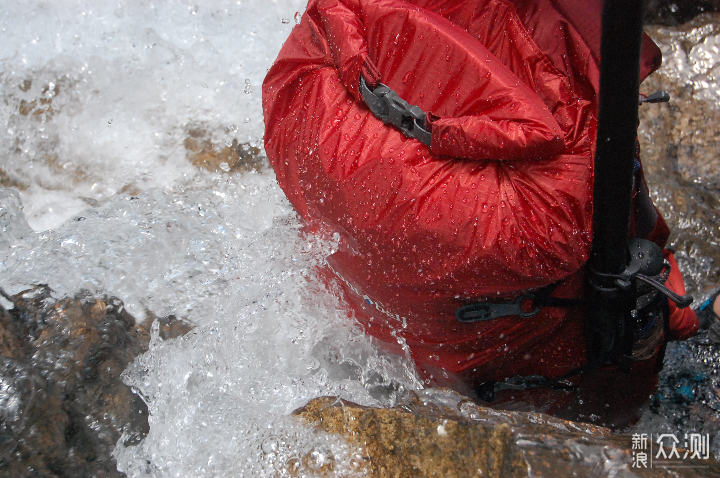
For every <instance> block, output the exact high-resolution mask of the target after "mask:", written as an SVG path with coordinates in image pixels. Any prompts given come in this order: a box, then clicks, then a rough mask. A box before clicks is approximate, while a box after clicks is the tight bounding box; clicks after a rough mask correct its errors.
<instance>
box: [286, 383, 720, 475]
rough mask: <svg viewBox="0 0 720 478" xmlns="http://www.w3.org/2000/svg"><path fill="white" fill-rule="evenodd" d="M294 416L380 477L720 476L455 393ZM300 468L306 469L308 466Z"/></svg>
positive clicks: (338, 403)
mask: <svg viewBox="0 0 720 478" xmlns="http://www.w3.org/2000/svg"><path fill="white" fill-rule="evenodd" d="M294 415H296V416H298V417H300V418H302V419H303V420H304V421H306V422H308V423H311V424H313V425H315V426H317V427H318V428H320V429H322V430H324V431H327V432H330V433H339V434H341V435H343V436H344V437H345V439H346V440H347V442H348V443H349V444H350V445H351V446H355V447H357V449H358V452H356V454H355V456H356V457H357V459H358V460H360V461H364V464H360V465H358V468H359V469H364V470H365V471H366V472H367V475H368V476H374V477H425V476H442V477H458V478H459V477H516V476H517V477H521V476H522V477H526V476H531V477H552V478H564V477H595V476H598V477H600V476H617V477H634V476H641V477H710V476H720V465H718V463H717V462H716V461H715V460H714V459H712V458H711V459H708V460H686V461H685V462H684V463H683V464H684V465H686V466H687V467H686V468H682V469H680V468H677V469H672V470H668V469H664V468H661V467H655V468H640V469H638V468H634V467H632V457H633V453H634V452H633V451H632V437H631V436H630V435H622V434H613V433H612V432H611V431H610V430H609V429H606V428H602V427H597V426H594V425H589V424H584V423H576V422H570V421H566V420H560V419H557V418H554V417H551V416H548V415H544V414H541V413H527V412H506V411H498V410H494V409H490V408H486V407H483V406H481V405H479V404H477V403H476V402H473V401H472V400H470V399H468V398H466V397H462V396H460V395H458V394H457V393H455V392H452V391H449V390H437V389H435V390H433V389H429V390H422V391H418V392H409V393H408V394H406V395H404V396H403V397H402V398H401V399H400V401H399V404H398V405H397V406H395V407H394V408H387V409H380V408H369V407H363V406H360V405H357V404H354V403H351V402H347V401H343V400H340V399H339V398H337V397H322V398H316V399H314V400H311V401H310V402H309V403H308V404H307V405H305V406H304V407H303V408H301V409H298V410H296V411H295V412H294ZM681 453H682V452H681ZM307 460H308V457H304V458H303V459H302V463H305V461H307ZM294 466H295V473H296V474H297V473H298V472H300V471H301V470H299V468H301V464H300V463H294Z"/></svg>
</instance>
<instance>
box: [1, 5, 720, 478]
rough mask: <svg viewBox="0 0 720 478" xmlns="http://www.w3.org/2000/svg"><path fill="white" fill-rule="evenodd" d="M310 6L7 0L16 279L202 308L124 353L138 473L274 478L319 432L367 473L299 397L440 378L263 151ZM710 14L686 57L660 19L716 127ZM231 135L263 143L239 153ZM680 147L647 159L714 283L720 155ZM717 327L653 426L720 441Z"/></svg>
mask: <svg viewBox="0 0 720 478" xmlns="http://www.w3.org/2000/svg"><path fill="white" fill-rule="evenodd" d="M303 8H304V2H303V1H302V0H275V1H267V2H261V1H258V0H249V1H238V2H221V1H212V0H203V1H201V2H185V1H174V2H157V3H155V2H152V1H144V0H138V1H134V2H126V3H119V2H98V1H83V2H69V1H62V2H42V1H30V2H25V3H23V4H22V5H21V3H20V2H16V3H11V4H7V5H4V6H3V9H2V11H0V126H1V128H0V288H2V289H3V290H4V291H5V292H6V293H7V294H15V293H18V292H20V291H22V290H24V289H27V288H29V287H30V286H32V285H34V284H47V285H48V286H49V287H50V288H51V289H52V290H53V291H54V292H53V294H54V295H55V296H56V297H63V296H66V295H70V296H72V295H74V294H76V293H77V292H78V291H81V290H86V291H89V292H90V293H101V294H108V295H113V296H116V297H119V298H121V299H122V301H123V302H124V307H125V308H126V309H127V311H128V312H130V313H131V314H132V315H133V316H135V317H136V318H138V319H140V320H142V319H143V318H145V317H153V316H158V317H159V316H166V315H170V314H173V315H175V316H177V317H179V318H182V319H185V320H187V321H188V322H190V323H191V324H192V326H193V327H194V328H193V330H192V331H191V332H189V333H187V334H186V335H184V336H182V337H178V338H175V339H171V340H162V339H161V338H159V336H158V334H157V330H155V332H154V333H153V338H152V340H151V342H150V350H149V351H148V352H147V353H145V354H144V355H141V356H140V357H139V358H138V359H136V360H135V361H134V362H133V363H132V364H131V365H130V366H129V367H128V368H127V369H126V370H125V372H124V375H123V378H124V381H125V382H126V383H127V384H129V385H131V386H132V387H133V389H134V390H135V391H136V392H137V393H138V394H139V395H140V396H141V397H142V398H143V400H144V401H145V402H146V403H147V406H148V410H149V412H150V418H149V421H150V431H149V433H148V434H147V436H146V437H145V439H144V440H142V441H141V442H140V443H139V444H136V445H132V446H125V445H124V442H125V441H124V440H123V439H121V440H120V441H119V442H118V445H117V446H116V449H115V452H114V454H115V458H116V459H117V463H118V468H119V469H120V470H121V471H123V472H125V473H126V474H127V475H128V476H222V475H227V476H253V477H255V476H257V477H260V476H271V475H273V474H275V473H276V469H277V468H278V466H279V464H282V463H284V462H286V461H287V460H289V459H292V458H293V457H296V456H299V455H302V454H304V453H307V451H308V450H319V451H318V453H320V454H322V453H323V450H325V451H327V454H328V455H331V456H333V457H334V460H336V467H335V470H336V474H337V475H338V476H352V474H353V473H354V472H353V469H352V466H351V464H352V462H353V460H352V450H351V449H350V448H348V447H347V446H346V445H344V444H343V443H342V442H341V441H340V440H339V439H336V438H333V437H331V436H329V435H327V434H324V433H321V432H317V431H314V430H313V429H311V428H309V427H306V426H301V425H299V424H298V422H297V421H296V420H294V419H292V418H290V417H288V416H287V415H288V413H289V412H291V411H292V410H293V409H295V408H297V407H298V406H300V405H303V404H304V403H305V402H307V401H308V400H309V399H310V398H313V397H317V396H322V395H339V396H341V397H343V398H345V399H348V400H352V401H354V402H357V403H360V404H365V405H388V404H391V403H393V401H394V400H395V397H396V395H397V393H398V392H399V391H402V390H407V389H414V388H418V387H419V386H420V384H419V382H418V380H417V378H416V376H415V374H414V371H413V368H412V366H411V365H409V364H408V363H407V362H406V361H405V360H404V359H403V358H399V357H395V356H389V355H387V354H384V353H382V352H381V351H379V350H378V349H377V348H376V347H375V346H374V344H373V343H372V342H371V341H370V340H369V339H368V338H367V337H366V336H365V335H364V334H363V333H362V331H361V330H359V328H357V327H356V326H355V325H354V324H353V322H352V320H348V315H349V314H350V312H348V308H347V307H346V305H345V304H344V303H343V302H342V299H341V298H340V294H338V293H337V284H333V283H326V282H323V281H322V280H320V279H319V278H318V277H317V276H316V273H315V268H316V266H317V265H319V264H322V263H323V261H324V260H325V258H326V257H327V255H328V254H330V253H331V252H332V251H333V247H335V243H336V238H334V237H333V236H332V234H325V235H323V234H320V235H311V234H308V233H306V231H304V229H303V225H302V224H301V222H300V221H299V220H298V218H297V216H296V215H295V213H294V212H293V210H292V208H291V206H290V204H289V203H288V201H287V200H286V199H285V197H284V195H283V193H282V191H281V190H280V189H279V187H278V185H277V183H276V181H275V178H274V175H273V172H272V170H270V169H269V168H268V167H267V165H266V163H265V162H264V161H263V159H262V139H261V138H262V130H263V123H262V113H261V107H260V85H261V82H262V79H263V77H264V74H265V71H266V69H267V68H269V66H270V64H271V62H272V60H273V59H274V57H275V56H276V53H277V51H278V50H279V48H280V45H281V43H282V41H283V39H284V38H285V37H286V36H287V35H288V33H289V31H290V29H291V28H292V26H293V25H294V23H295V21H296V19H298V18H299V15H300V14H301V13H302V11H303ZM708 25H710V26H709V27H708V26H705V27H699V28H705V30H703V31H704V32H705V33H703V35H704V36H701V37H699V38H696V39H695V40H693V41H694V42H695V44H697V46H695V47H693V51H692V52H690V53H688V54H685V55H684V56H683V51H684V50H682V48H689V47H688V46H687V45H688V44H689V42H690V41H691V40H687V39H685V38H684V37H683V38H678V37H677V35H675V36H673V34H671V32H669V31H666V32H663V31H660V32H659V33H656V34H657V35H659V37H660V39H661V40H662V41H663V42H664V43H663V48H664V49H665V50H666V53H668V54H669V53H672V55H673V61H670V62H668V65H667V66H666V67H665V68H666V69H665V70H663V74H664V75H665V76H664V77H663V78H671V79H674V80H676V81H678V82H681V83H682V86H680V87H678V90H679V91H680V92H679V93H678V94H682V95H685V97H684V98H686V99H687V100H688V101H692V102H694V103H693V104H696V105H699V106H698V107H699V108H705V109H704V110H703V111H705V112H706V114H709V115H710V117H713V116H712V115H714V118H715V122H712V121H710V122H709V124H706V123H705V122H704V123H703V125H700V124H699V123H696V126H694V128H696V129H697V130H698V131H700V129H702V128H708V127H710V128H711V130H712V131H714V135H715V136H717V134H718V124H720V122H719V121H718V120H717V118H718V113H717V111H718V105H717V103H718V101H720V91H718V83H717V81H718V80H717V77H718V76H717V75H718V74H720V73H719V69H720V66H717V65H720V63H718V45H720V32H718V31H716V29H715V27H714V23H709V24H708ZM698 35H700V34H698ZM696 36H697V35H696ZM683 42H684V43H683ZM678 45H680V47H678ZM683 62H684V63H683ZM688 71H690V72H693V71H694V72H695V73H693V74H691V73H687V72H688ZM686 73H687V74H686ZM683 75H685V76H683ZM688 85H690V86H688ZM683 88H684V89H683ZM688 88H689V89H688ZM646 108H647V107H646ZM658 111H661V110H658ZM708 112H709V113H708ZM657 114H658V115H659V114H660V113H657ZM653 118H655V117H653ZM658 118H660V116H658V117H657V118H655V120H652V118H651V119H650V120H647V121H649V122H650V123H649V124H651V125H652V124H655V125H656V126H657V124H658V122H659V121H661V119H658ZM706 119H707V117H706ZM652 121H655V123H652ZM670 123H672V122H670V121H668V124H670ZM663 124H664V123H663ZM666 126H667V125H666ZM667 127H668V128H669V127H670V126H667ZM647 128H650V126H646V129H645V130H643V131H645V133H644V134H646V135H652V134H654V133H652V132H651V131H650V130H648V129H647ZM689 128H690V130H692V127H689ZM692 131H694V130H692ZM692 131H691V133H692V134H690V140H692V138H693V137H694V136H693V134H695V133H693V132H692ZM657 134H658V135H660V134H663V133H657ZM697 134H698V135H700V133H697ZM703 134H704V133H703ZM707 136H708V138H710V137H711V136H713V135H711V134H708V135H707ZM643 139H646V138H645V137H643ZM690 140H688V139H687V138H686V141H690ZM707 141H710V139H707V140H706V142H707ZM712 144H716V143H712ZM712 144H711V145H710V146H709V148H710V150H711V151H712V150H713V149H714V148H713V147H712ZM681 146H682V145H681ZM685 146H687V144H686V145H685ZM203 148H206V149H207V148H209V150H210V151H214V153H215V156H220V157H221V160H220V161H219V162H218V163H212V161H209V160H206V159H207V157H206V156H203V154H204V153H203V151H202V149H203ZM649 149H650V150H652V147H650V148H649ZM681 149H682V148H681ZM686 149H687V148H686ZM706 149H707V148H706ZM226 150H227V151H235V150H238V151H245V153H243V154H240V157H239V159H238V156H237V154H236V155H235V156H232V155H231V154H230V153H227V154H228V159H227V161H222V159H223V158H224V156H223V154H225V153H223V152H225V151H226ZM662 151H666V149H662ZM662 151H661V152H662ZM682 151H686V150H682ZM715 151H717V149H715ZM218 152H220V154H219V155H218ZM661 152H659V153H657V154H656V155H655V156H653V157H652V158H650V159H648V160H646V161H651V160H652V161H653V162H652V163H651V164H654V165H655V166H652V165H647V168H648V177H649V181H650V182H651V185H652V181H653V179H655V180H658V181H659V182H658V183H657V185H653V187H652V190H653V194H654V195H655V198H656V200H657V202H658V203H659V204H660V205H661V208H663V212H664V213H666V214H667V215H668V216H669V223H670V224H671V227H676V228H678V230H679V231H680V232H678V233H676V234H675V236H673V237H674V238H675V245H676V246H677V247H678V249H679V254H678V257H679V259H680V260H681V263H682V267H684V271H685V272H686V273H687V274H688V275H689V277H690V278H691V280H690V282H689V285H690V289H691V291H692V292H697V293H699V296H702V297H705V296H707V294H709V293H710V291H711V288H712V286H713V284H715V283H717V282H718V272H717V266H716V265H715V264H717V260H720V257H717V253H716V250H717V246H718V244H717V241H718V237H720V232H719V231H718V224H719V223H718V221H717V217H718V216H717V215H718V213H719V210H718V207H717V192H718V186H719V185H720V175H719V174H718V173H717V172H716V171H719V170H720V169H719V168H717V163H718V162H717V160H716V159H715V157H714V156H713V157H711V158H709V159H707V161H706V162H707V164H705V163H702V164H704V166H702V167H704V168H705V169H702V168H700V167H699V166H698V168H700V169H697V168H696V169H693V168H692V167H691V166H687V165H686V166H687V167H685V166H683V165H684V164H685V163H683V157H682V156H681V155H680V157H681V159H680V163H679V164H680V166H678V160H677V158H678V154H676V155H675V163H674V164H672V161H670V160H667V158H666V157H665V156H664V155H663V154H660V153H661ZM691 152H692V151H691ZM652 154H653V153H649V156H651V155H652ZM204 158H205V159H204ZM663 161H670V163H668V164H665V163H664V162H663ZM688 164H689V163H688ZM198 166H204V167H198ZM668 168H669V170H668ZM683 168H684V169H683ZM678 171H679V172H678ZM683 174H684V176H683ZM693 174H694V175H695V176H693ZM658 178H664V179H662V180H660V179H658ZM668 178H669V179H668ZM681 197H682V198H685V202H684V203H683V202H682V201H681V200H680V198H681ZM669 199H673V200H672V201H670V200H669ZM688 203H690V204H692V205H691V206H689V205H688ZM683 205H684V206H683ZM681 206H683V207H681ZM698 211H700V212H698ZM0 301H3V302H2V305H3V306H4V307H11V304H9V303H7V301H6V300H5V299H0ZM153 314H154V315H153ZM704 340H706V339H705V338H704V336H703V337H701V338H700V339H698V340H697V341H696V343H695V344H694V345H693V344H691V345H687V344H681V345H677V346H674V347H672V348H671V350H670V351H669V356H668V359H667V361H668V364H669V365H670V367H669V368H668V370H669V371H668V372H667V373H666V375H665V378H664V380H665V381H664V384H663V386H664V387H665V388H668V387H671V388H672V390H670V391H669V392H666V393H665V395H664V396H662V397H661V396H660V395H659V396H658V397H656V399H655V401H654V408H653V410H651V411H648V413H647V414H646V416H645V417H644V418H643V421H642V422H641V423H640V424H639V425H638V427H644V428H645V431H646V432H648V433H659V432H661V431H662V430H673V431H674V430H677V429H680V430H689V429H692V427H695V428H696V429H697V431H701V430H700V429H699V428H697V427H698V426H706V427H707V428H705V429H707V431H708V432H710V431H712V432H713V439H714V442H713V444H714V446H715V448H714V451H715V453H716V454H717V452H718V448H717V447H718V443H720V436H718V437H717V438H715V434H716V433H718V432H720V428H718V427H717V417H718V414H717V412H715V411H714V410H720V399H718V398H717V397H716V396H714V395H713V391H714V390H715V389H717V386H718V383H717V382H718V380H720V377H716V376H715V375H714V374H715V367H716V364H717V363H718V358H717V355H716V352H714V350H713V349H712V346H704V345H702V343H703V341H704ZM703 347H704V348H703ZM702 360H705V362H704V363H703V362H702ZM693 364H697V365H693ZM694 369H697V370H695V372H692V373H691V372H687V371H688V370H691V371H692V370H694ZM693 373H695V375H693ZM698 374H701V375H702V376H700V375H698ZM677 377H680V378H677ZM683 377H684V378H683ZM677 380H681V381H682V380H685V381H684V382H682V383H680V384H679V385H677V384H676V381H677ZM668 384H671V385H668ZM0 385H2V384H0ZM675 385H677V386H675ZM683 387H690V390H691V392H690V393H689V394H688V393H685V395H682V393H684V392H683V391H684V390H686V389H685V388H683ZM693 387H695V388H694V389H693ZM9 390H10V389H9V388H8V387H4V388H3V387H0V407H3V411H2V413H3V414H12V413H13V409H12V406H13V403H14V402H13V396H12V394H11V393H10V391H9ZM663 390H664V389H663ZM677 390H680V391H681V392H682V393H681V392H677ZM693 390H694V391H693ZM661 391H662V390H661ZM676 392H677V393H681V396H680V398H677V397H675V396H674V395H673V396H670V395H669V394H672V393H676ZM668 397H669V398H668ZM673 397H675V398H673ZM683 397H684V398H683ZM663 400H664V401H663ZM683 400H684V401H683ZM693 407H694V408H693ZM702 407H705V408H704V410H709V411H705V412H703V413H704V415H703V414H702V413H701V414H700V415H698V414H697V413H696V414H695V415H693V416H694V417H696V418H692V417H689V415H688V413H686V410H688V409H693V410H695V409H698V408H702ZM8 416H9V415H8ZM697 416H700V417H701V418H703V417H704V419H705V420H704V422H703V423H700V422H698V419H697ZM692 420H695V421H692ZM701 422H702V420H701ZM698 424H699V425H698ZM713 424H714V425H713ZM713 426H714V427H715V428H712V427H713ZM705 429H703V430H705Z"/></svg>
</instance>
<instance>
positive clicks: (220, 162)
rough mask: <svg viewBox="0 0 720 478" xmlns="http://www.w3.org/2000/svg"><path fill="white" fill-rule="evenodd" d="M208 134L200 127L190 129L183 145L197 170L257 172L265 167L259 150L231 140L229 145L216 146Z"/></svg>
mask: <svg viewBox="0 0 720 478" xmlns="http://www.w3.org/2000/svg"><path fill="white" fill-rule="evenodd" d="M209 136H210V134H209V133H208V131H207V130H206V129H204V128H202V127H197V128H191V129H188V131H187V136H186V138H185V141H184V142H183V144H184V145H185V150H186V152H187V157H188V159H189V160H190V162H191V163H192V164H193V165H195V166H196V167H198V168H202V169H206V170H208V171H224V172H226V173H231V172H238V171H251V170H259V169H261V168H263V167H265V166H266V161H265V159H264V157H263V156H262V154H261V150H260V148H258V147H256V146H253V145H250V144H239V143H238V141H237V139H233V140H232V143H231V144H230V145H227V144H222V145H218V144H215V143H213V142H212V140H211V139H210V138H209Z"/></svg>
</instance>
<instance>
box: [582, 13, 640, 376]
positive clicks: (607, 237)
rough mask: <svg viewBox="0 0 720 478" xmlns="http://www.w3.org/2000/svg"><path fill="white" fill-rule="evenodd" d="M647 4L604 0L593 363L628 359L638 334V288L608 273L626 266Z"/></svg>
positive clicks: (589, 332) (593, 267) (591, 325)
mask: <svg viewBox="0 0 720 478" xmlns="http://www.w3.org/2000/svg"><path fill="white" fill-rule="evenodd" d="M643 4H644V2H643V0H605V2H604V5H603V16H602V40H601V46H600V104H599V108H598V109H599V111H598V134H597V148H596V151H595V185H594V198H593V210H594V214H593V223H594V225H593V230H594V231H593V244H592V250H591V254H590V272H589V279H590V284H591V286H592V290H591V291H590V294H592V295H593V297H592V299H593V302H595V301H597V302H600V303H601V304H603V305H602V306H600V307H595V308H593V309H592V310H590V311H588V314H589V317H588V321H587V339H588V358H589V360H590V361H596V362H597V361H601V362H608V361H618V359H620V358H621V357H622V356H626V357H627V356H628V355H629V354H630V353H631V351H632V342H633V338H634V333H635V327H634V320H632V317H631V316H630V313H631V310H632V309H633V308H634V306H635V295H634V288H631V290H627V291H625V290H622V289H618V288H617V287H616V285H615V284H614V282H613V281H612V280H611V279H607V278H606V277H605V276H603V274H619V273H621V272H622V271H624V270H625V268H626V267H627V265H628V262H629V257H628V252H627V240H628V231H629V223H630V213H631V206H632V193H633V178H634V164H635V142H636V137H637V122H638V97H639V89H640V47H641V42H642V15H643Z"/></svg>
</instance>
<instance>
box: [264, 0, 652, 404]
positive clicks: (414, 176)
mask: <svg viewBox="0 0 720 478" xmlns="http://www.w3.org/2000/svg"><path fill="white" fill-rule="evenodd" d="M513 3H514V5H513ZM590 3H593V4H594V3H597V2H594V1H593V2H590ZM563 8H566V9H569V10H572V12H575V14H576V15H577V13H578V10H577V9H573V2H570V1H569V0H568V1H565V2H563V1H550V0H540V1H538V2H522V1H517V0H516V1H514V2H510V1H505V0H478V1H473V2H457V1H434V0H430V1H428V0H414V1H412V2H406V1H403V0H311V1H310V3H309V4H308V7H307V10H306V12H305V14H304V15H303V17H302V21H301V23H300V24H299V25H297V26H296V27H295V29H294V30H293V32H292V33H291V35H290V37H289V38H288V40H287V42H286V43H285V45H284V46H283V48H282V50H281V52H280V54H279V56H278V58H277V60H276V62H275V64H274V65H273V66H272V68H271V69H270V71H269V72H268V75H267V77H266V79H265V82H264V84H263V108H264V113H265V122H266V134H265V148H266V151H267V154H268V158H269V159H270V162H271V164H272V165H273V168H274V169H275V172H276V175H277V179H278V182H279V183H280V186H281V187H282V188H283V190H284V191H285V193H286V194H287V196H288V198H289V199H290V201H291V202H292V204H293V206H294V207H295V209H296V210H297V211H298V212H299V213H300V214H301V215H302V216H303V217H304V218H306V219H308V220H310V221H319V222H322V223H325V224H328V225H329V226H330V227H331V228H332V230H335V231H339V232H340V233H341V236H342V238H343V242H342V244H341V247H340V250H339V251H338V252H336V253H335V254H333V255H332V256H331V257H330V258H329V263H330V265H331V267H332V269H333V274H335V275H337V277H339V278H340V280H341V283H342V286H343V288H344V289H345V291H346V292H347V296H348V301H349V302H350V303H351V304H353V306H354V307H355V310H356V316H357V318H358V320H359V321H360V322H361V323H362V324H363V325H364V326H365V329H366V331H367V333H369V334H371V335H373V336H375V337H377V338H379V339H380V340H382V341H383V342H384V343H385V344H387V345H388V347H390V348H391V349H393V350H395V351H397V352H400V353H403V352H409V353H410V354H411V355H412V357H413V359H414V360H415V361H416V363H417V364H418V367H419V368H420V370H421V372H422V373H424V376H425V377H426V378H427V379H428V380H429V382H428V383H434V384H436V385H448V386H452V387H454V388H456V389H460V390H464V391H467V390H469V389H470V388H472V387H473V386H474V385H477V384H479V383H481V382H484V381H487V380H503V379H505V378H507V377H511V376H516V375H531V374H542V375H546V376H550V377H555V376H559V375H561V374H563V373H565V372H568V371H570V370H571V369H573V368H575V367H577V366H579V365H581V364H582V363H583V362H584V361H585V349H584V341H583V337H582V317H581V316H580V312H579V311H577V310H573V309H557V308H556V309H553V308H545V309H543V311H542V312H541V313H540V314H539V315H537V316H536V317H534V318H532V319H526V320H519V319H518V318H516V317H507V318H500V319H496V320H493V321H488V322H479V323H474V324H462V323H459V322H458V321H457V320H456V318H455V315H454V314H455V310H456V309H457V308H458V307H460V306H462V305H464V304H467V303H471V302H476V301H481V300H486V299H507V298H514V297H517V296H519V295H520V294H522V293H524V292H526V291H527V290H532V289H537V288H539V287H543V286H547V285H548V284H551V283H554V282H558V281H560V285H559V286H558V288H557V289H556V290H555V292H554V293H553V295H554V296H556V297H578V296H580V295H581V294H582V287H583V283H584V272H583V269H582V266H583V265H584V263H585V261H586V260H587V257H588V254H589V250H590V241H591V237H592V236H591V235H592V224H591V219H592V201H591V196H592V153H593V151H594V141H595V129H596V120H595V117H594V115H595V112H596V111H597V91H598V78H599V74H598V68H597V52H596V51H595V50H594V48H595V47H596V46H597V47H599V43H598V42H599V34H598V35H596V36H593V34H592V32H590V30H589V29H588V28H586V27H585V26H584V24H581V23H578V22H579V20H583V19H584V17H583V16H582V15H580V16H579V17H578V18H579V20H578V18H575V17H573V15H568V16H564V15H565V14H566V13H564V10H563ZM575 25H578V27H579V28H576V26H575ZM598 29H599V23H598V26H597V28H596V30H598ZM580 31H582V34H581V33H580ZM598 31H599V30H598ZM588 35H589V37H588ZM585 37H588V38H589V39H588V38H585ZM596 40H597V41H596ZM596 43H598V44H597V45H596ZM648 51H649V52H650V53H649V54H648V53H647V52H648ZM652 53H653V52H652V51H650V50H646V54H644V56H643V58H644V59H645V60H644V62H645V63H644V64H646V65H651V64H652V61H651V60H652V58H651V57H652ZM645 70H647V71H644V73H648V72H649V70H648V69H647V68H646V69H645ZM361 75H363V76H364V77H365V78H366V80H367V81H368V82H369V83H370V84H372V85H376V84H377V83H378V82H382V83H384V84H387V85H388V86H390V87H391V88H393V89H394V90H396V91H397V92H398V94H399V95H400V96H401V97H402V98H404V99H405V100H407V101H409V102H410V103H411V104H417V105H419V106H420V107H421V108H422V109H423V111H426V112H428V113H429V119H430V125H431V130H432V143H431V146H430V147H429V148H428V147H427V146H425V145H423V144H421V143H420V142H418V141H416V140H414V139H408V138H406V137H405V136H403V135H402V133H400V132H399V131H398V130H396V129H394V128H393V127H392V126H388V125H385V124H383V123H382V122H381V121H380V120H378V119H377V118H375V117H374V116H373V115H372V113H371V112H370V111H369V109H368V108H367V107H366V106H365V104H364V102H363V101H362V98H361V96H360V93H359V91H358V83H359V79H360V76H361Z"/></svg>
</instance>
